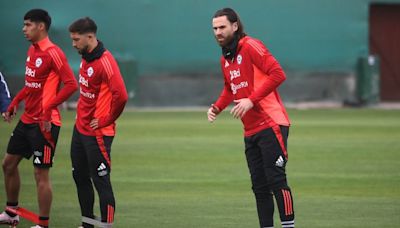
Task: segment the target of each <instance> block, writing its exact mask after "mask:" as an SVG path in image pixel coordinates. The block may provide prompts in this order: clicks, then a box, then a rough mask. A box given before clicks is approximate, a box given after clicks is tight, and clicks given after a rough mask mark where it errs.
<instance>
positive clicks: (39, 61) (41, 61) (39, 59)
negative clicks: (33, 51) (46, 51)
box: [35, 58, 43, 68]
mask: <svg viewBox="0 0 400 228" xmlns="http://www.w3.org/2000/svg"><path fill="white" fill-rule="evenodd" d="M42 63H43V60H42V59H41V58H37V59H36V62H35V65H36V67H38V68H39V67H40V66H41V65H42Z"/></svg>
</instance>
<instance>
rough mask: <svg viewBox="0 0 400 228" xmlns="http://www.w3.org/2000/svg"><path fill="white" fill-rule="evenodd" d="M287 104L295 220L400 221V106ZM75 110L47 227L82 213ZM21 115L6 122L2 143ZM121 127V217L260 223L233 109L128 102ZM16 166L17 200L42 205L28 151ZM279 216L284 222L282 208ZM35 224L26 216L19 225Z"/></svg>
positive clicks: (115, 154) (151, 222) (213, 227)
mask: <svg viewBox="0 0 400 228" xmlns="http://www.w3.org/2000/svg"><path fill="white" fill-rule="evenodd" d="M289 114H290V117H291V119H292V123H293V126H292V127H291V129H290V137H289V163H288V178H289V184H290V186H291V187H292V190H293V192H294V197H295V199H294V200H295V202H294V203H295V211H296V227H306V228H313V227H315V228H320V227H354V228H356V227H371V228H372V227H391V226H393V224H398V223H399V222H400V218H399V216H398V215H399V214H400V142H399V139H400V119H399V116H400V111H384V110H368V109H354V110H348V109H342V110H301V111H299V110H289ZM74 116H75V114H74V113H73V112H64V113H63V117H64V123H63V125H64V126H63V128H62V130H61V134H60V138H59V144H58V148H57V152H56V160H55V165H54V168H52V170H51V176H52V183H53V190H54V199H53V208H52V214H51V225H52V226H51V227H65V228H70V227H77V226H78V225H79V223H80V212H79V205H78V201H77V196H76V190H75V185H74V183H73V179H72V175H71V172H70V170H71V162H70V158H69V150H70V140H71V133H72V127H73V121H74ZM15 123H16V122H14V123H13V124H11V125H8V124H6V123H1V131H0V146H1V150H2V151H5V149H6V146H7V142H8V138H9V134H10V132H11V131H12V129H13V128H14V126H15ZM117 127H118V132H117V136H116V137H115V140H114V143H113V147H112V160H113V166H112V169H113V170H112V181H113V187H114V192H115V196H116V200H117V208H116V222H115V227H141V228H142V227H146V228H153V227H154V228H156V227H166V228H168V227H171V228H186V227H191V228H195V227H199V228H200V227H202V228H203V227H207V228H224V227H226V228H228V227H229V228H232V227H237V228H247V227H258V222H257V215H256V209H255V202H254V198H253V195H252V192H251V188H250V180H249V175H248V171H247V165H246V163H245V158H244V153H243V147H244V146H243V137H242V130H241V128H242V127H241V123H240V122H239V121H237V120H234V119H233V118H232V117H231V116H229V114H228V113H226V112H225V113H223V114H222V115H221V116H219V119H218V120H217V121H216V122H215V123H213V124H209V123H208V122H207V120H206V114H205V110H204V112H125V113H124V114H123V116H122V117H121V118H120V120H119V121H118V126H117ZM20 174H21V177H22V191H21V194H20V204H21V206H23V207H26V208H28V209H30V210H33V211H37V201H36V190H35V183H34V180H33V169H32V161H31V160H30V161H26V160H23V161H22V162H21V164H20ZM0 176H1V177H2V175H0ZM3 185H4V184H3V183H2V182H1V184H0V200H1V201H2V202H1V203H4V201H5V193H4V187H3ZM96 198H97V196H96ZM96 211H98V207H97V205H96ZM97 214H99V213H97ZM275 223H276V226H277V227H280V225H278V224H279V219H278V217H277V218H276V221H275ZM29 225H30V223H29V222H27V221H22V222H21V227H27V226H29Z"/></svg>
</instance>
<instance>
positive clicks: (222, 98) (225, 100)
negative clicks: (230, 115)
mask: <svg viewBox="0 0 400 228" xmlns="http://www.w3.org/2000/svg"><path fill="white" fill-rule="evenodd" d="M232 101H233V94H232V92H231V90H230V87H229V84H228V83H227V82H226V81H225V83H224V88H223V89H222V92H221V94H220V95H219V97H218V99H217V101H216V102H215V104H214V105H215V106H216V107H217V108H218V109H219V111H220V112H222V110H224V109H225V108H226V107H227V106H228V105H229V104H230V103H232Z"/></svg>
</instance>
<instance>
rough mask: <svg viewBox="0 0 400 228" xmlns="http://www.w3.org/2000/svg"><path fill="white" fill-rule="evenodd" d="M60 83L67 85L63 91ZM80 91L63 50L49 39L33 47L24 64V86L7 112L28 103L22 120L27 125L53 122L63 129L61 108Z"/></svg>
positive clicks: (30, 48)
mask: <svg viewBox="0 0 400 228" xmlns="http://www.w3.org/2000/svg"><path fill="white" fill-rule="evenodd" d="M60 82H62V83H63V84H64V86H63V87H62V89H60ZM77 88H78V83H77V82H76V79H75V78H74V73H73V72H72V69H71V67H70V66H69V64H68V61H67V58H66V57H65V55H64V53H63V51H62V50H61V49H60V48H59V47H58V46H57V45H55V44H53V43H52V42H51V41H50V39H49V38H48V37H46V38H45V39H43V40H41V41H39V42H38V43H35V44H32V45H31V46H30V47H29V50H28V57H27V59H26V64H25V87H24V88H23V89H22V90H20V91H19V93H18V94H17V95H16V96H15V98H14V99H13V101H12V102H11V104H10V105H9V106H8V112H12V111H13V108H14V106H18V104H19V103H20V102H21V101H22V100H25V111H24V113H23V114H22V116H21V121H22V122H23V123H25V124H31V123H39V122H40V121H51V122H52V123H53V124H55V125H57V126H61V116H60V112H59V110H58V108H57V106H58V105H60V104H62V103H63V102H64V101H66V100H67V99H68V98H69V97H70V96H71V95H72V94H73V93H74V92H75V91H76V90H77Z"/></svg>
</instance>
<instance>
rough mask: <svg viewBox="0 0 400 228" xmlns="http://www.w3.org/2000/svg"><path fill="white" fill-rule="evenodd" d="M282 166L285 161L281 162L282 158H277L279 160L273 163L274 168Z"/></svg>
mask: <svg viewBox="0 0 400 228" xmlns="http://www.w3.org/2000/svg"><path fill="white" fill-rule="evenodd" d="M284 165H285V160H283V158H282V156H279V158H278V159H277V160H276V162H275V166H278V167H283V166H284Z"/></svg>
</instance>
